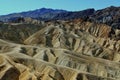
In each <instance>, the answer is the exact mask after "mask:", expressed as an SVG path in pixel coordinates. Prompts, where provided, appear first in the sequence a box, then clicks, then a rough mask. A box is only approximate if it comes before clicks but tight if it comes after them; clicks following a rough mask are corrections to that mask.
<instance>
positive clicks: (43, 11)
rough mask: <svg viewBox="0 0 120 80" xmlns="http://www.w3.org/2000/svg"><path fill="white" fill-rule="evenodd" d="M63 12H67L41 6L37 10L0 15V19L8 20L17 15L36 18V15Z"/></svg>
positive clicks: (17, 16)
mask: <svg viewBox="0 0 120 80" xmlns="http://www.w3.org/2000/svg"><path fill="white" fill-rule="evenodd" d="M63 12H67V11H65V10H58V9H56V10H53V9H47V8H41V9H37V10H33V11H27V12H21V13H13V14H8V15H2V16H0V20H1V21H3V22H8V21H9V20H12V19H16V18H19V17H31V18H38V17H42V16H47V15H48V14H49V15H50V16H51V17H52V15H56V14H59V13H63ZM51 14H52V15H51ZM48 17H49V16H48Z"/></svg>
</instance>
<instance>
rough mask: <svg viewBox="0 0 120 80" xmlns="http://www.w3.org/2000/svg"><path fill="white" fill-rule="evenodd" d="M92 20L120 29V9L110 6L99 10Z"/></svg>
mask: <svg viewBox="0 0 120 80" xmlns="http://www.w3.org/2000/svg"><path fill="white" fill-rule="evenodd" d="M90 19H92V21H94V22H99V23H105V24H107V25H109V26H111V27H113V28H118V29H120V7H115V6H110V7H107V8H105V9H101V10H97V11H96V12H95V13H94V14H93V15H92V16H90Z"/></svg>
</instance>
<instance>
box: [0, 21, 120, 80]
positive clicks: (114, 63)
mask: <svg viewBox="0 0 120 80" xmlns="http://www.w3.org/2000/svg"><path fill="white" fill-rule="evenodd" d="M29 20H30V19H27V20H26V21H28V22H26V23H24V24H23V23H9V24H8V23H2V24H1V27H0V38H1V39H0V80H119V79H120V36H119V35H120V31H119V30H118V29H114V30H113V29H112V28H111V27H110V26H108V25H105V24H100V23H94V22H89V21H84V20H82V19H76V20H71V21H63V20H62V21H61V20H58V21H48V22H39V23H37V24H36V23H31V24H30V23H29ZM30 21H31V20H30Z"/></svg>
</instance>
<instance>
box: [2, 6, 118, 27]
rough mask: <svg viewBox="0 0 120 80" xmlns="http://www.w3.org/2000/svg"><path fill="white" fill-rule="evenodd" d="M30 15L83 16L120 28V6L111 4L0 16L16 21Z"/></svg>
mask: <svg viewBox="0 0 120 80" xmlns="http://www.w3.org/2000/svg"><path fill="white" fill-rule="evenodd" d="M25 17H30V18H33V19H37V20H43V21H48V20H72V19H79V18H82V19H84V20H87V21H92V22H96V23H103V24H107V25H109V26H111V27H113V28H117V29H120V7H114V6H110V7H107V8H105V9H101V10H96V11H95V10H94V9H86V10H82V11H66V10H58V9H56V10H53V9H47V8H41V9H37V10H33V11H27V12H21V13H14V14H8V15H3V16H0V21H3V22H16V20H18V19H19V18H25Z"/></svg>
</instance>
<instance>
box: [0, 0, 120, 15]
mask: <svg viewBox="0 0 120 80" xmlns="http://www.w3.org/2000/svg"><path fill="white" fill-rule="evenodd" d="M111 5H113V6H120V0H0V15H3V14H8V13H15V12H21V11H28V10H34V9H39V8H43V7H45V8H53V9H65V10H69V11H78V10H83V9H87V8H95V9H102V8H105V7H108V6H111Z"/></svg>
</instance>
